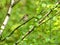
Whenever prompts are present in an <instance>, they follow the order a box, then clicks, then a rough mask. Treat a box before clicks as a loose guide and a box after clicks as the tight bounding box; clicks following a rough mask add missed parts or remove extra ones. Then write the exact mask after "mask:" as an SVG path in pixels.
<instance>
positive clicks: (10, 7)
mask: <svg viewBox="0 0 60 45" xmlns="http://www.w3.org/2000/svg"><path fill="white" fill-rule="evenodd" d="M19 1H20V0H18V1H17V2H15V1H14V0H11V4H10V6H9V8H8V12H7V15H6V17H5V20H4V22H3V24H2V26H1V30H0V36H2V33H3V31H4V29H5V27H6V25H7V23H8V21H9V18H10V14H11V11H12V7H14V6H15V5H16V4H17V3H18V2H19Z"/></svg>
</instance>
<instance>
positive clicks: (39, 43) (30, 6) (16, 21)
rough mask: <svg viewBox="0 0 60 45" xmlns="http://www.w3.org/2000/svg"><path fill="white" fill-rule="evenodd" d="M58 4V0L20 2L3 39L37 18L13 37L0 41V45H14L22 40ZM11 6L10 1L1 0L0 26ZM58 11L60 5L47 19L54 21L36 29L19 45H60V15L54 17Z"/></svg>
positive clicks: (14, 9)
mask: <svg viewBox="0 0 60 45" xmlns="http://www.w3.org/2000/svg"><path fill="white" fill-rule="evenodd" d="M15 1H16V0H15ZM56 2H58V0H20V2H19V3H18V4H16V5H15V6H14V7H13V9H12V11H11V16H10V19H9V21H8V24H7V25H6V27H5V29H4V32H3V34H2V37H3V38H4V37H6V36H7V35H8V34H10V33H11V32H12V31H13V30H14V29H15V28H16V27H17V26H19V25H20V24H22V23H24V22H25V21H27V20H28V19H30V18H31V17H36V18H34V19H32V20H30V21H29V22H28V23H26V24H24V25H23V26H21V27H20V28H18V29H17V30H16V31H15V32H14V33H13V35H11V36H10V37H7V39H6V40H4V41H0V45H13V44H14V43H15V42H16V41H17V40H20V39H22V36H23V35H25V34H26V32H28V31H29V29H31V28H32V26H33V25H37V22H38V20H40V19H41V18H42V17H43V16H44V15H45V14H46V13H47V12H48V11H50V9H52V8H53V7H54V6H55V5H56ZM9 5H10V0H0V26H1V25H2V23H3V21H4V19H5V17H6V14H7V10H8V7H9ZM58 11H60V5H58V6H57V7H56V8H55V9H54V10H53V12H52V13H51V14H50V15H49V16H47V18H46V19H48V18H50V17H53V18H52V19H50V20H48V21H46V22H45V23H43V24H42V25H40V26H38V27H37V28H35V29H34V31H33V32H32V33H30V34H29V35H28V36H27V37H26V38H25V39H24V40H23V41H22V42H20V43H19V44H18V45H60V13H58V14H57V16H54V15H55V14H56V12H58ZM46 19H45V20H46Z"/></svg>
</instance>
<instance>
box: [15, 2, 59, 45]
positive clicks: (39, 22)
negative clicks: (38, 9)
mask: <svg viewBox="0 0 60 45" xmlns="http://www.w3.org/2000/svg"><path fill="white" fill-rule="evenodd" d="M58 4H59V2H58V3H57V4H56V6H55V7H54V8H53V9H55V8H56V7H57V5H58ZM53 9H51V10H50V11H49V12H48V13H47V14H46V15H45V16H44V17H43V18H42V19H41V20H40V21H38V24H39V25H41V23H42V22H43V20H44V19H45V18H46V17H47V16H48V15H49V14H50V13H51V12H52V10H53ZM49 19H51V18H49ZM49 19H48V20H49ZM35 27H36V26H33V28H32V29H31V30H29V31H28V32H27V33H26V34H25V35H24V36H22V39H21V41H22V40H23V39H24V38H25V37H26V36H28V35H29V34H30V33H31V32H32V31H34V28H35ZM19 42H20V39H19V40H17V42H15V44H14V45H17V44H19Z"/></svg>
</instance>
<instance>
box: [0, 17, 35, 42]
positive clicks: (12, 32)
mask: <svg viewBox="0 0 60 45" xmlns="http://www.w3.org/2000/svg"><path fill="white" fill-rule="evenodd" d="M33 18H35V17H32V18H30V19H29V20H27V21H26V22H24V23H22V24H21V25H19V26H17V27H16V28H15V29H14V30H13V31H12V32H11V33H10V34H9V35H8V36H6V37H5V38H4V39H1V41H4V40H5V39H6V38H7V37H10V36H11V35H12V34H13V33H14V32H15V31H16V30H17V29H18V28H19V27H21V26H23V25H25V24H26V23H27V22H29V21H30V20H32V19H33Z"/></svg>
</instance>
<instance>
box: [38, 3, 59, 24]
mask: <svg viewBox="0 0 60 45" xmlns="http://www.w3.org/2000/svg"><path fill="white" fill-rule="evenodd" d="M58 4H60V2H57V3H56V6H55V7H54V8H52V9H51V10H50V11H49V12H48V13H47V14H45V16H44V17H43V18H42V19H40V20H39V21H38V23H39V24H40V23H41V22H42V21H43V20H44V19H45V18H46V17H47V16H48V15H49V14H50V13H51V12H52V11H53V10H54V9H55V8H56V7H57V6H58Z"/></svg>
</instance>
